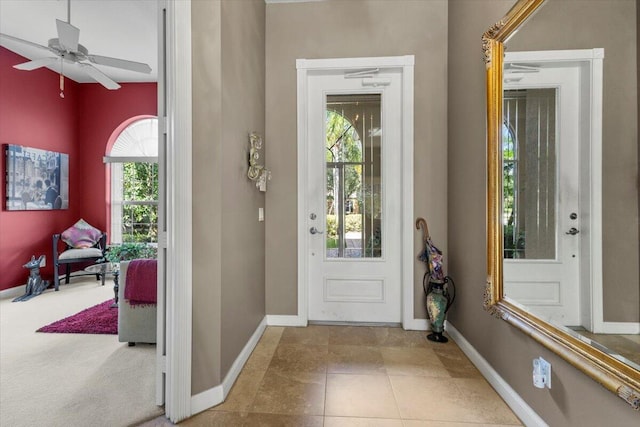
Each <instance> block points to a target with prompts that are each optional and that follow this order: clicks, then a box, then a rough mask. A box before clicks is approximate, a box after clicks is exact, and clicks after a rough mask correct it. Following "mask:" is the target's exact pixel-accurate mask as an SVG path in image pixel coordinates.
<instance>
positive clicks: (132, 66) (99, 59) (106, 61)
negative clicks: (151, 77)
mask: <svg viewBox="0 0 640 427" xmlns="http://www.w3.org/2000/svg"><path fill="white" fill-rule="evenodd" d="M87 57H88V58H89V61H91V62H93V63H94V64H98V65H107V66H109V67H114V68H122V69H124V70H129V71H137V72H139V73H146V74H149V73H150V72H151V67H150V66H149V65H147V64H143V63H142V62H135V61H127V60H126V59H118V58H110V57H108V56H100V55H88V56H87Z"/></svg>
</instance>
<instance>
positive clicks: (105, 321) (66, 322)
mask: <svg viewBox="0 0 640 427" xmlns="http://www.w3.org/2000/svg"><path fill="white" fill-rule="evenodd" d="M111 304H113V300H112V299H110V300H108V301H105V302H103V303H101V304H98V305H94V306H93V307H89V308H87V309H85V310H82V311H81V312H79V313H76V314H74V315H73V316H69V317H65V318H64V319H62V320H58V321H56V322H53V323H52V324H50V325H47V326H43V327H42V328H40V329H38V330H37V331H36V332H52V333H59V334H112V335H115V334H117V333H118V309H117V308H111Z"/></svg>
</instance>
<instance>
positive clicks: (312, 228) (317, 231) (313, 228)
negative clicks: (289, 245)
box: [309, 227, 324, 234]
mask: <svg viewBox="0 0 640 427" xmlns="http://www.w3.org/2000/svg"><path fill="white" fill-rule="evenodd" d="M309 233H311V234H322V233H324V231H320V230H318V229H317V228H315V227H311V228H310V229H309Z"/></svg>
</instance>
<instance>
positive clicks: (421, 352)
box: [380, 347, 450, 377]
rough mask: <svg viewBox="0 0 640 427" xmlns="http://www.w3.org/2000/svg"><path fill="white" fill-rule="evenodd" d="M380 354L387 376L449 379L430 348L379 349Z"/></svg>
mask: <svg viewBox="0 0 640 427" xmlns="http://www.w3.org/2000/svg"><path fill="white" fill-rule="evenodd" d="M380 353H381V354H382V358H383V360H384V366H385V368H386V370H387V373H388V374H389V375H410V376H416V375H420V376H429V377H449V376H450V375H449V373H448V372H447V370H446V369H445V366H444V365H443V364H442V362H441V361H440V359H439V358H438V356H437V355H436V354H435V353H434V351H433V350H432V349H430V348H411V347H407V348H403V347H386V348H384V347H383V348H381V349H380Z"/></svg>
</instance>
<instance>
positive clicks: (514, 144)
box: [502, 88, 557, 260]
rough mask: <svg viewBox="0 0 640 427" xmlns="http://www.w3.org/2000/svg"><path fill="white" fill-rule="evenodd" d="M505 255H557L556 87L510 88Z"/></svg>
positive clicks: (504, 140)
mask: <svg viewBox="0 0 640 427" xmlns="http://www.w3.org/2000/svg"><path fill="white" fill-rule="evenodd" d="M503 109H504V121H503V128H502V162H503V163H502V167H503V178H502V179H503V204H502V214H503V227H504V258H507V259H536V260H541V259H547V260H553V259H556V247H557V244H556V210H557V209H556V193H557V191H556V188H557V180H556V175H557V173H556V170H557V167H556V140H555V139H556V128H555V122H556V89H546V88H545V89H517V90H506V91H505V92H504V106H503Z"/></svg>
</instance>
